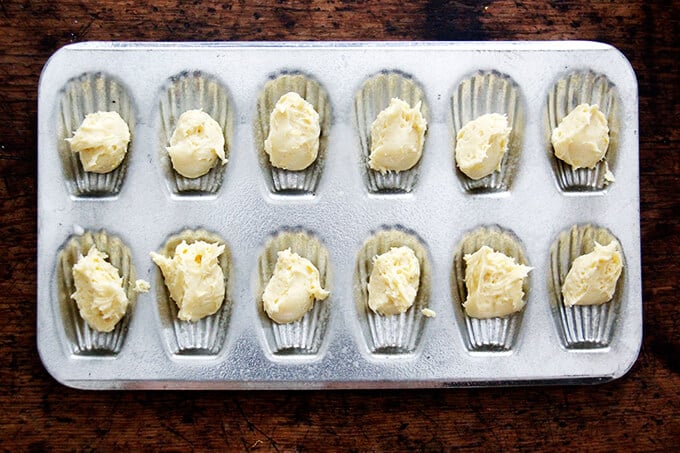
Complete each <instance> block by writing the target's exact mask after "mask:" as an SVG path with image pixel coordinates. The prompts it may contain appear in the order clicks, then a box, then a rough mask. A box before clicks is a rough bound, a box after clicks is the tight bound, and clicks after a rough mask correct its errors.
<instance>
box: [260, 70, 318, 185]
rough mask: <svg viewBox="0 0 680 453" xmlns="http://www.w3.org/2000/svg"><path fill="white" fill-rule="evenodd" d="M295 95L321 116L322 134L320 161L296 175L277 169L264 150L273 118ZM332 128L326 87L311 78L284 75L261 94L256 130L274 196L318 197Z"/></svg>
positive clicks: (304, 75)
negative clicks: (283, 102)
mask: <svg viewBox="0 0 680 453" xmlns="http://www.w3.org/2000/svg"><path fill="white" fill-rule="evenodd" d="M290 92H295V93H297V94H299V95H300V97H302V98H303V99H304V100H306V101H307V102H309V103H310V104H312V106H313V107H314V110H316V112H317V113H318V114H319V125H320V127H321V134H320V136H319V153H318V155H317V158H316V160H315V161H314V162H313V163H312V164H311V165H310V166H309V167H307V168H305V169H304V170H299V171H293V170H284V169H283V168H277V167H274V166H273V165H272V164H271V162H270V161H269V156H268V155H267V153H266V152H265V150H264V142H265V140H266V139H267V137H268V136H269V126H270V124H269V123H270V116H271V113H272V110H274V106H275V105H276V103H277V102H278V100H279V99H280V98H281V96H283V95H284V94H286V93H290ZM330 127H331V105H330V101H329V98H328V93H327V92H326V90H325V89H324V87H323V86H322V85H321V84H320V83H319V82H318V81H317V80H315V79H314V78H313V77H311V76H310V75H306V74H302V73H300V72H292V73H283V74H279V75H278V76H275V78H274V79H271V80H269V81H268V82H267V83H266V84H265V86H264V87H263V88H262V90H261V91H260V94H259V96H258V99H257V115H256V117H255V124H254V127H253V130H254V131H255V146H256V148H257V152H258V160H259V162H260V167H261V168H262V171H263V173H264V177H265V180H266V181H267V186H268V187H269V190H270V191H271V192H272V193H279V194H314V193H315V192H316V190H317V186H318V185H319V180H320V179H321V174H322V173H323V168H324V163H325V161H326V152H327V149H328V134H329V132H330Z"/></svg>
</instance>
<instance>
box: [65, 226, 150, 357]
mask: <svg viewBox="0 0 680 453" xmlns="http://www.w3.org/2000/svg"><path fill="white" fill-rule="evenodd" d="M92 247H96V248H97V250H99V251H101V252H104V253H106V254H107V255H108V261H109V262H110V263H111V264H112V265H113V266H114V267H115V268H116V269H118V272H119V274H120V276H121V277H122V278H123V288H124V289H125V294H126V295H127V298H128V300H129V301H130V304H129V305H128V307H127V311H126V313H125V316H123V318H122V319H121V320H120V321H119V322H118V324H116V327H115V328H114V329H113V330H112V331H111V332H99V331H97V330H95V329H92V328H91V327H90V326H89V325H88V324H87V322H86V321H85V320H84V319H83V318H82V317H81V316H80V313H79V311H78V306H77V304H76V302H75V300H73V299H71V294H73V293H75V291H76V287H75V282H74V279H73V266H74V265H75V264H76V263H77V262H78V259H79V258H80V256H81V255H87V252H89V251H90V249H91V248H92ZM134 282H135V268H134V265H133V263H132V256H131V254H130V249H129V248H128V247H127V246H126V245H125V243H123V241H122V240H121V239H120V238H118V237H116V236H112V235H109V234H108V233H107V232H106V231H104V230H101V231H98V232H91V231H87V232H85V233H84V234H82V235H79V236H71V237H70V238H69V239H68V241H67V242H66V244H65V245H64V247H63V248H62V249H61V251H60V252H59V256H58V258H57V286H58V297H59V311H60V313H61V315H62V318H63V320H64V326H65V330H66V337H67V338H68V340H69V346H70V348H71V351H72V352H73V353H74V354H78V355H95V356H107V355H109V356H110V355H116V354H118V353H119V352H120V350H121V348H122V347H123V343H124V342H125V336H126V334H127V330H128V325H129V324H130V319H131V317H132V313H133V312H134V306H135V302H136V300H137V294H136V293H135V291H134V290H133V286H134Z"/></svg>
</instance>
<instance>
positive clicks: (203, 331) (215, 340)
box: [156, 230, 232, 355]
mask: <svg viewBox="0 0 680 453" xmlns="http://www.w3.org/2000/svg"><path fill="white" fill-rule="evenodd" d="M182 241H186V242H187V244H191V243H193V242H196V241H205V242H209V243H216V244H220V245H224V246H225V247H224V253H222V255H220V257H219V258H218V263H219V265H220V267H221V268H222V273H223V274H224V287H225V294H224V301H223V302H222V306H221V307H220V309H219V310H218V311H217V312H216V313H214V314H212V315H210V316H206V317H205V318H203V319H200V320H198V321H196V322H191V321H182V320H180V319H179V318H178V317H177V313H178V311H179V310H178V308H177V304H176V303H175V301H174V300H173V299H172V298H171V297H170V292H169V291H168V288H167V286H165V280H164V278H163V273H162V272H161V270H160V268H159V269H158V270H157V274H156V294H157V297H158V310H159V313H160V318H161V324H162V327H163V330H164V331H165V336H166V339H167V341H168V345H169V347H170V350H171V352H172V353H173V354H178V355H216V354H219V352H220V350H221V349H222V347H223V346H224V342H225V339H226V337H227V328H228V324H229V315H230V313H231V299H230V297H229V294H230V282H231V280H232V268H231V251H230V250H229V245H228V244H227V243H226V242H225V241H224V240H223V239H222V238H221V237H220V236H218V235H217V234H214V233H211V232H208V231H205V230H184V231H182V232H181V233H179V234H176V235H173V236H171V237H169V238H168V240H167V241H166V242H165V244H164V245H163V247H162V248H161V249H160V250H159V251H158V253H159V254H161V255H165V256H167V257H168V258H171V257H172V256H173V255H174V254H175V248H176V247H177V246H178V245H179V244H180V243H181V242H182Z"/></svg>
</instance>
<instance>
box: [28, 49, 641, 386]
mask: <svg viewBox="0 0 680 453" xmlns="http://www.w3.org/2000/svg"><path fill="white" fill-rule="evenodd" d="M381 73H383V74H385V75H386V76H385V78H390V77H392V76H398V77H402V78H404V79H405V80H407V81H408V83H406V84H403V85H399V87H401V88H399V87H398V88H396V90H397V93H401V92H400V91H398V90H406V94H408V93H417V95H418V96H424V102H423V104H424V105H426V109H427V110H426V117H427V121H428V131H427V135H426V141H425V147H424V151H423V157H422V159H421V161H420V162H419V164H418V165H417V167H415V171H414V172H410V173H409V174H408V175H407V176H408V178H401V179H400V177H402V176H404V175H399V177H391V176H389V175H387V176H386V177H382V176H380V175H379V174H378V175H372V174H370V171H369V170H367V168H366V164H365V157H364V154H365V153H364V151H363V148H362V146H364V145H365V143H363V142H362V140H363V139H362V136H363V135H362V132H361V131H362V129H361V128H362V127H365V126H366V125H365V123H364V124H360V123H361V122H362V121H366V120H365V117H366V116H367V115H368V113H367V110H365V107H366V106H368V105H374V104H375V103H378V104H379V103H380V102H384V100H382V97H380V96H379V95H377V94H376V93H373V92H366V91H361V90H362V87H363V86H364V83H365V82H366V81H367V80H368V79H369V78H371V77H374V76H376V75H379V74H381ZM282 74H283V75H286V74H294V75H303V76H304V77H308V79H306V80H311V81H313V83H308V84H307V85H306V86H312V87H313V89H314V90H315V91H314V93H313V95H314V96H316V97H315V102H321V103H325V102H327V103H328V104H329V105H328V108H326V107H325V106H323V107H320V108H323V109H324V111H325V112H326V113H325V114H326V115H330V118H329V120H328V121H325V122H326V123H328V125H327V126H326V129H325V130H324V131H323V132H322V134H326V136H325V137H324V140H326V141H325V147H326V148H325V150H324V154H323V161H322V162H320V165H318V166H315V168H314V175H313V177H312V179H305V178H308V176H307V175H286V174H279V173H277V175H276V177H279V178H280V180H279V181H278V182H276V183H275V182H273V180H271V179H267V178H273V177H274V176H272V175H273V174H274V172H272V171H269V169H268V168H266V162H263V160H262V159H261V156H260V155H259V145H258V144H257V143H256V137H258V133H256V131H255V128H256V127H258V125H259V124H260V123H257V121H258V98H259V96H260V94H261V90H262V89H263V88H264V87H265V85H266V83H267V82H268V81H269V80H273V79H275V78H277V77H279V76H281V75H282ZM388 76H389V77H388ZM196 77H198V81H196ZM473 79H474V80H473ZM471 80H473V81H472V82H471ZM494 80H496V81H494ZM498 80H501V82H498ZM480 81H481V82H480ZM462 82H465V83H462ZM296 83H297V82H296ZM73 84H76V85H73ZM78 84H80V85H78ZM296 86H301V85H299V84H298V85H296ZM74 87H75V88H74ZM197 87H198V88H197ZM498 87H501V88H502V90H503V91H502V92H500V91H493V90H499V89H501V88H498ZM173 89H174V90H176V95H172V96H171V95H169V94H168V93H169V91H168V90H173ZM301 89H302V88H301ZM69 90H71V91H69ZM73 90H76V91H75V93H76V94H73V93H74V92H73ZM88 90H89V91H88ZM182 90H192V91H190V92H188V93H185V92H184V91H182ZM201 90H204V91H201ZM466 90H467V91H466ZM421 92H422V95H421V94H420V93H421ZM69 93H71V94H69ZM83 93H84V94H83ZM584 93H585V94H584ZM454 94H455V96H454ZM381 96H383V97H384V94H382V95H381ZM504 96H505V97H504ZM508 96H513V97H512V98H509V97H508ZM177 99H180V100H177ZM585 100H596V101H598V102H600V103H602V104H606V105H603V106H601V107H602V108H603V109H605V111H606V112H605V113H606V114H607V115H608V117H609V119H610V124H611V127H612V144H611V146H612V149H611V150H610V152H612V154H611V161H609V167H610V169H611V170H612V172H613V173H614V175H615V177H616V181H615V182H613V183H611V184H609V185H603V184H602V178H603V174H604V169H601V168H597V169H595V170H594V171H592V172H591V173H587V172H585V173H583V174H574V175H565V174H564V172H565V169H564V168H562V166H560V164H559V163H556V162H555V161H554V159H553V158H552V157H551V154H550V143H549V135H548V132H549V128H550V124H551V121H553V122H554V121H556V120H558V119H560V118H561V117H562V116H563V115H564V114H565V113H564V112H563V111H564V110H566V109H567V108H568V107H569V106H571V105H575V103H578V102H581V101H585ZM388 101H389V99H388ZM173 102H175V103H177V104H178V105H174V104H173ZM180 103H181V105H179V104H180ZM192 103H193V104H192ZM371 103H374V104H371ZM375 105H377V104H375ZM199 107H200V108H203V109H204V110H206V111H211V112H212V113H211V114H212V115H214V116H218V117H219V122H220V124H221V126H222V128H223V130H224V132H225V137H226V141H227V143H228V146H229V149H228V157H229V162H228V163H227V164H226V166H224V167H223V168H221V169H219V171H215V172H210V173H209V174H208V175H206V179H205V180H202V181H200V182H199V183H197V185H194V186H191V187H193V189H196V188H198V189H201V188H205V190H204V191H202V192H196V191H194V192H183V191H182V188H183V187H186V184H185V183H184V182H183V181H180V180H177V179H173V175H172V171H171V169H169V168H168V166H167V161H164V159H165V156H164V155H163V150H164V147H165V146H167V143H165V140H166V136H167V128H168V125H170V126H172V121H173V119H172V118H173V116H172V113H171V112H172V111H173V108H199ZM508 108H512V110H511V113H510V112H506V113H508V114H509V116H511V118H512V124H513V127H514V128H516V131H515V132H514V133H513V134H516V135H513V137H512V139H511V140H512V141H511V145H510V146H511V151H512V152H511V153H509V154H510V156H511V158H512V162H510V163H509V164H508V165H510V167H508V168H509V169H510V171H512V175H510V177H507V176H508V175H506V174H505V173H503V175H502V181H501V178H497V180H493V181H491V180H490V181H487V183H486V184H487V185H486V186H485V187H486V188H487V189H488V190H483V189H484V188H482V190H480V189H479V187H478V186H477V185H475V184H470V183H469V181H466V180H465V177H464V175H461V174H460V173H458V172H457V170H456V168H455V164H454V160H453V143H454V142H453V140H454V130H457V128H458V127H459V125H456V126H455V127H454V122H455V121H458V120H459V119H465V118H466V117H467V116H470V115H473V114H475V113H477V114H481V113H486V110H488V109H492V110H499V109H508ZM93 109H115V110H119V111H121V116H123V117H124V119H126V121H128V124H130V128H131V132H132V140H131V143H130V147H129V151H128V155H127V157H126V160H125V162H124V166H121V171H119V172H117V173H116V175H115V177H113V176H112V177H110V178H108V179H107V178H98V179H96V180H95V179H92V180H89V179H87V175H84V176H83V175H82V174H80V173H79V172H78V169H77V165H76V167H73V165H74V164H73V162H72V161H70V160H69V156H68V154H67V153H66V154H65V153H64V149H65V148H64V143H63V139H64V138H65V137H68V136H69V135H68V134H69V130H71V132H72V129H75V128H76V127H77V126H78V124H77V121H79V120H82V116H83V115H84V114H85V113H89V112H90V111H92V110H93ZM211 109H212V110H211ZM94 111H96V110H94ZM74 123H76V124H74ZM364 135H365V134H364ZM638 147H639V139H638V93H637V82H636V78H635V74H634V72H633V70H632V68H631V66H630V64H629V62H628V61H627V60H626V59H625V57H624V56H623V55H622V54H621V53H620V52H619V51H618V50H616V49H614V48H612V47H610V46H608V45H605V44H599V43H593V42H498V43H492V42H489V43H482V42H469V43H428V42H408V43H407V42H405V43H380V42H376V43H361V42H360V43H335V42H331V43H107V42H92V43H82V44H75V45H71V46H67V47H65V48H63V49H61V50H59V51H58V52H57V53H56V54H55V55H54V56H52V58H51V59H50V60H49V61H48V63H47V64H46V65H45V68H44V70H43V73H42V76H41V79H40V87H39V106H38V185H39V187H38V300H37V304H38V320H37V341H38V349H39V352H40V356H41V358H42V361H43V363H44V365H45V367H46V368H47V370H48V371H49V372H50V374H52V376H54V377H55V379H57V380H58V381H59V382H61V383H63V384H65V385H68V386H72V387H78V388H86V389H141V388H144V389H162V388H182V389H200V388H206V389H208V388H210V389H311V388H324V389H326V388H407V387H455V386H476V385H521V384H530V383H557V382H565V383H590V382H602V381H607V380H611V379H616V378H618V377H620V376H622V375H623V374H625V373H626V371H627V370H628V369H630V367H631V366H632V364H633V363H634V362H635V359H636V358H637V355H638V351H639V348H640V344H641V339H642V296H641V277H640V211H639V169H638ZM608 158H609V154H608ZM69 166H70V167H69ZM121 172H122V174H121ZM586 173H587V174H586ZM79 178H80V179H79ZM286 178H287V179H286ZM296 178H301V179H296ZM381 178H382V179H381ZM308 181H311V182H308ZM286 184H288V185H287V186H286ZM400 184H406V186H407V187H408V189H411V190H410V192H404V193H395V192H394V190H393V189H395V188H396V189H399V187H400ZM570 185H577V186H579V187H578V188H579V189H580V190H576V191H573V190H570ZM277 187H294V188H303V189H305V190H294V191H283V192H281V191H277ZM386 187H387V188H389V189H390V190H387V191H384V190H382V188H386ZM376 188H377V189H376ZM91 189H92V190H97V191H99V195H98V196H92V194H91V193H89V192H88V190H91ZM193 189H192V190H193ZM565 189H566V190H565ZM575 225H577V226H579V229H577V230H574V231H571V230H570V229H571V228H572V227H573V226H575ZM586 225H592V227H587V226H586ZM481 228H484V230H483V231H491V232H495V233H493V234H499V235H503V236H499V237H504V238H505V237H510V238H513V241H515V242H512V244H515V245H513V246H512V247H514V248H512V250H515V249H516V250H518V252H517V253H520V252H519V251H521V253H522V254H523V255H521V256H524V258H525V259H526V261H527V263H528V265H530V266H532V267H533V268H534V269H533V271H532V272H531V273H530V278H529V281H528V291H527V299H526V300H527V304H526V307H525V309H524V311H523V313H522V314H521V316H520V317H519V319H517V320H513V321H512V322H509V321H502V320H500V321H498V323H497V324H489V325H485V326H482V325H477V324H475V323H474V322H470V320H468V319H466V318H465V315H464V313H463V311H462V310H461V307H460V305H459V300H458V297H457V291H458V284H457V280H456V278H457V277H456V275H457V273H456V272H455V269H456V267H455V262H454V261H455V259H454V257H455V256H458V255H457V253H458V252H459V251H460V250H462V249H464V247H465V246H466V245H465V244H468V242H469V238H470V237H471V236H470V235H471V234H474V232H476V231H477V232H478V231H481V230H480V229H481ZM102 229H103V230H106V232H107V234H108V235H110V236H111V237H117V238H119V239H120V240H121V241H122V243H123V244H124V245H125V246H126V247H127V248H129V256H130V257H131V258H130V259H131V263H132V266H133V268H134V274H136V278H142V279H145V280H148V281H149V282H150V283H151V291H150V292H149V293H146V294H139V295H138V296H137V298H136V299H137V300H136V302H135V304H134V307H133V308H132V310H131V311H129V312H128V314H127V316H129V319H128V320H127V321H126V322H127V324H126V325H125V328H124V329H120V332H119V334H120V335H122V339H121V338H118V337H117V338H116V341H117V343H116V345H117V346H116V348H113V349H114V350H113V351H105V350H101V349H98V348H97V347H93V345H94V346H96V345H97V344H99V345H101V344H103V343H101V340H102V339H101V338H99V339H97V338H93V337H91V336H88V335H89V333H88V332H85V331H83V330H82V323H79V322H78V319H77V311H76V310H73V309H72V306H71V305H69V299H68V297H64V294H65V292H64V290H63V287H64V286H65V284H64V283H63V282H60V280H59V279H60V278H63V275H62V274H63V273H64V271H63V267H62V270H61V271H60V268H59V266H60V263H61V261H60V253H61V252H62V251H63V250H65V248H66V247H67V246H68V244H69V240H70V239H71V238H72V237H74V236H78V237H80V236H79V235H81V234H82V233H84V232H85V231H87V232H92V233H95V234H96V233H97V232H99V231H100V230H102ZM185 229H191V230H205V231H206V232H209V234H214V235H217V236H219V238H221V239H222V240H223V241H224V242H225V243H226V244H227V245H228V247H229V250H230V263H229V266H230V267H229V272H228V273H227V274H228V282H227V288H228V289H227V301H226V302H225V303H227V304H229V307H228V309H227V310H224V311H222V312H220V318H219V319H218V320H212V321H210V322H208V323H204V324H203V325H200V326H199V325H197V326H188V327H189V328H190V329H189V330H186V327H187V326H178V325H177V324H178V323H176V322H174V320H173V319H172V310H171V309H170V310H169V309H168V304H167V303H166V302H167V300H166V297H167V296H166V295H165V293H164V291H165V289H164V287H163V284H162V280H160V273H159V272H158V269H157V267H156V266H155V265H154V264H153V262H152V261H151V259H150V258H149V252H151V251H157V250H159V249H161V248H162V247H163V246H164V244H165V243H166V241H167V240H168V239H169V238H170V237H171V236H173V235H176V234H178V233H180V232H181V231H183V230H185ZM384 230H397V231H398V232H400V233H401V234H403V235H404V236H405V237H408V238H410V239H409V240H410V241H414V242H413V243H414V244H419V245H418V248H419V250H420V247H422V250H421V252H420V253H421V257H422V259H423V260H426V262H427V267H428V275H429V283H428V284H427V289H428V291H429V296H428V297H427V300H426V301H419V302H418V307H417V308H418V309H420V308H422V307H423V306H427V307H429V308H430V309H432V310H434V311H436V313H437V316H436V318H426V317H424V316H422V314H421V313H420V311H417V312H416V311H413V312H410V313H408V316H405V317H404V319H403V320H401V321H398V320H397V321H398V322H396V323H384V320H380V319H378V320H376V319H374V318H376V317H375V316H373V315H372V314H371V313H368V312H366V310H365V307H364V305H363V304H362V301H361V286H360V285H362V284H363V283H362V281H361V275H362V273H361V272H359V270H360V268H361V267H362V266H358V264H357V260H358V259H361V258H362V257H363V253H364V252H365V250H366V247H364V246H365V245H366V242H367V240H369V238H371V237H377V236H376V235H378V236H379V235H380V233H381V232H382V231H384ZM570 231H571V233H570ZM282 232H293V233H297V232H304V233H305V234H306V235H307V236H308V237H309V238H312V239H313V241H314V244H315V245H314V247H316V249H315V250H319V252H318V257H322V258H323V260H324V261H323V266H324V278H325V279H326V286H328V287H329V288H330V291H331V295H330V297H329V298H328V299H327V300H326V301H324V302H321V304H326V305H324V306H322V307H318V309H317V308H315V310H314V312H313V313H312V314H311V315H310V318H313V319H311V320H310V321H309V322H308V324H304V323H303V324H301V325H300V326H298V327H295V328H293V327H291V328H286V329H279V328H276V327H275V326H272V324H271V323H270V322H269V320H268V318H266V315H264V313H263V311H262V309H261V305H260V302H259V301H258V298H259V290H260V289H259V288H258V286H259V283H258V280H259V274H258V272H259V269H258V263H259V262H260V257H261V256H263V253H266V250H265V247H267V246H268V244H271V243H272V240H273V239H274V238H276V237H281V236H278V235H279V234H280V233H282ZM206 234H208V233H206ZM607 235H610V236H612V237H614V238H615V239H616V240H618V241H619V243H620V245H621V250H622V252H623V256H624V262H625V268H624V271H623V275H622V278H621V280H620V282H619V285H618V287H617V293H616V297H615V300H614V301H613V302H610V304H613V305H610V306H608V307H607V309H606V310H605V309H598V310H595V309H590V310H581V311H578V312H568V311H566V310H564V307H561V306H560V304H559V300H556V299H559V297H558V296H556V293H558V292H559V291H555V288H556V283H555V282H557V284H559V282H560V278H563V275H561V273H562V274H563V273H564V269H563V268H564V265H563V264H562V263H563V262H564V261H565V260H566V262H567V263H568V261H569V257H568V256H567V257H566V258H565V253H568V252H565V250H567V251H569V250H577V249H578V247H576V246H573V247H572V246H571V244H572V242H568V241H576V245H578V244H581V242H578V241H586V240H590V239H588V238H592V237H594V238H598V237H609V236H607ZM466 238H467V239H466ZM584 238H585V239H584ZM466 241H468V242H466ZM369 245H370V244H369ZM376 247H377V246H376ZM461 247H463V248H461ZM551 250H552V251H551ZM126 256H127V255H126ZM315 256H316V255H315ZM518 256H519V255H518ZM326 257H327V260H326ZM322 258H319V259H322ZM419 259H420V258H419ZM357 285H358V286H357ZM66 296H68V295H66ZM318 304H319V302H317V305H318ZM305 326H306V327H305ZM182 329H184V330H182ZM191 329H193V330H191ZM197 329H198V330H197ZM216 329H217V330H216ZM296 329H298V330H296ZM305 329H312V330H313V332H312V333H311V334H310V332H309V330H305ZM395 329H396V330H395ZM498 329H501V330H500V331H499V330H498ZM504 329H505V330H504ZM499 332H500V333H499ZM298 337H299V340H300V341H298V340H296V339H297V338H298ZM98 342H99V343H98ZM385 342H386V343H385ZM307 344H309V345H311V346H310V347H305V345H307ZM385 344H386V345H388V347H383V346H384V345H385ZM186 345H189V346H188V347H186ZM192 345H193V346H196V347H193V348H192ZM197 345H198V346H197ZM282 345H283V347H282ZM290 345H293V346H295V345H297V346H300V345H302V346H300V347H293V348H292V349H291V348H289V347H288V346H290ZM390 345H392V346H393V347H391V346H390ZM480 345H481V346H480ZM499 345H500V346H501V347H499Z"/></svg>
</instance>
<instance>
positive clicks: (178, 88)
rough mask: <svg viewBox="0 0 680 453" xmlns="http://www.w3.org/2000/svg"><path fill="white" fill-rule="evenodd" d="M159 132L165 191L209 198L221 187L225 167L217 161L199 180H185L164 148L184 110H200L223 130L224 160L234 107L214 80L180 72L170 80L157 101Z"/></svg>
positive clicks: (208, 76) (227, 91)
mask: <svg viewBox="0 0 680 453" xmlns="http://www.w3.org/2000/svg"><path fill="white" fill-rule="evenodd" d="M158 107H159V110H158V111H159V115H160V128H159V137H158V155H159V158H160V163H161V168H162V170H163V174H164V176H165V179H166V181H167V184H168V187H169V189H170V191H171V192H172V193H173V194H176V195H211V194H215V193H217V191H218V190H219V189H220V187H221V186H222V181H223V179H224V172H225V168H226V165H227V164H228V163H227V164H224V165H223V164H222V162H221V161H220V160H219V159H218V160H217V163H216V164H215V166H214V167H213V168H211V169H210V171H209V172H208V173H206V174H204V175H203V176H199V177H198V178H187V177H185V176H182V175H180V174H179V173H177V172H176V171H175V169H174V168H173V167H172V161H171V160H170V155H169V154H168V151H167V147H168V146H170V139H171V137H172V134H173V132H174V131H175V127H176V126H177V120H178V119H179V117H180V115H182V113H184V112H186V111H187V110H203V111H204V112H205V113H207V114H208V115H210V117H211V118H212V119H214V120H215V121H217V123H218V124H219V125H220V127H221V128H222V133H223V134H224V153H225V156H226V158H227V159H229V154H230V150H231V144H232V137H233V127H234V125H233V123H234V120H233V116H234V113H233V103H232V101H231V96H230V94H229V90H228V89H227V88H226V87H225V86H224V85H223V84H222V83H221V82H220V81H219V80H218V79H217V78H216V77H214V76H212V75H210V74H206V73H203V72H201V71H191V72H182V73H180V74H178V75H176V76H173V77H171V78H170V79H169V80H168V81H167V82H166V84H165V85H164V87H163V89H162V90H161V94H160V99H159V105H158Z"/></svg>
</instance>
